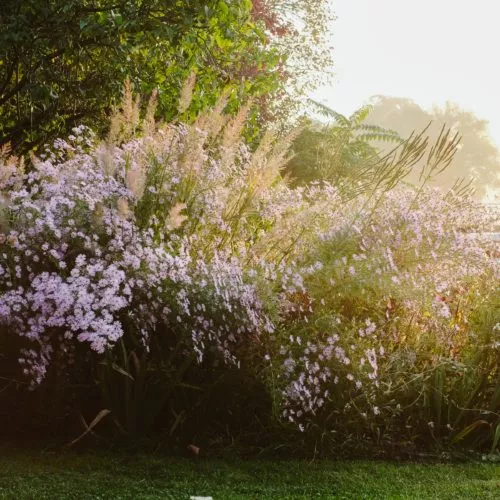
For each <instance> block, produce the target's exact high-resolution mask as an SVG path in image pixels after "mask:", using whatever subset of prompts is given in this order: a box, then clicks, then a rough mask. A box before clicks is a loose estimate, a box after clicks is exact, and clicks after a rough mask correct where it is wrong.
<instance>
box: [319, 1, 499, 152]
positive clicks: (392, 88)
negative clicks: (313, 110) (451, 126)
mask: <svg viewBox="0 0 500 500" xmlns="http://www.w3.org/2000/svg"><path fill="white" fill-rule="evenodd" d="M333 5H334V10H335V13H336V15H337V20H336V22H335V23H334V25H333V27H332V32H333V43H334V47H335V52H334V58H335V73H336V76H335V79H334V83H333V85H332V86H331V87H329V88H325V89H321V90H320V91H318V92H316V93H315V95H314V96H315V98H317V99H319V100H321V101H323V102H325V103H326V104H328V105H329V106H330V107H332V108H334V109H335V110H337V111H339V112H340V113H343V114H350V113H352V112H353V111H354V110H355V109H357V108H359V107H360V106H361V105H362V104H363V103H364V102H365V101H366V100H368V99H369V98H370V97H371V96H372V95H375V94H383V95H387V96H394V97H407V98H410V99H413V100H414V101H415V102H416V103H417V104H419V105H420V106H422V107H424V108H430V107H431V106H432V104H438V105H442V104H444V103H445V102H446V101H447V100H450V101H454V102H456V103H457V104H458V105H459V106H460V107H461V108H463V109H466V110H469V111H473V112H474V113H475V114H476V115H477V116H478V117H479V118H481V119H485V120H488V121H489V122H490V134H491V137H492V139H493V140H494V142H495V143H496V144H497V145H498V146H499V147H500V26H499V22H500V0H474V1H470V0H333Z"/></svg>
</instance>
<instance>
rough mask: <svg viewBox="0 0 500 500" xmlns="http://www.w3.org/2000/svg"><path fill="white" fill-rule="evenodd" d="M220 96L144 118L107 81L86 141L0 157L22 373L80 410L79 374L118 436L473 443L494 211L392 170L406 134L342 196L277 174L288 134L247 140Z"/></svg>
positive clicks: (489, 436) (495, 393)
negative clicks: (168, 116)
mask: <svg viewBox="0 0 500 500" xmlns="http://www.w3.org/2000/svg"><path fill="white" fill-rule="evenodd" d="M224 105H225V102H224V99H222V100H221V101H220V102H219V103H218V105H217V106H216V108H215V109H214V110H212V112H210V113H205V114H201V115H199V116H198V118H197V119H196V121H195V122H194V123H193V124H192V125H185V124H181V123H168V124H165V125H162V126H159V127H157V126H155V124H154V122H153V121H152V116H153V103H151V104H150V106H149V108H148V111H147V112H146V116H145V118H144V119H142V120H141V119H140V118H139V115H140V113H139V103H138V102H137V101H135V100H134V99H132V95H131V92H130V89H129V90H128V91H127V92H126V96H125V100H124V105H123V109H122V110H121V111H120V112H117V113H116V115H115V117H114V118H113V120H112V124H111V127H110V134H109V136H108V138H107V140H106V141H105V142H102V143H100V142H98V141H97V140H96V138H95V137H94V135H93V134H92V132H91V131H90V130H88V129H86V128H84V127H79V128H76V129H74V134H73V136H72V137H70V138H69V139H68V141H56V142H55V143H54V145H53V147H51V148H49V149H47V151H46V154H45V155H44V156H43V157H40V158H35V157H32V158H31V159H30V162H29V164H28V167H27V168H26V171H24V170H23V169H24V164H23V163H22V161H19V160H17V159H15V158H10V159H8V158H7V155H6V154H4V155H3V157H2V162H3V169H2V172H3V173H2V178H1V186H0V188H1V190H2V197H3V198H2V203H3V206H2V235H1V238H2V240H3V247H4V248H3V252H2V253H1V254H0V265H1V268H0V274H1V276H0V323H1V324H2V325H4V326H6V327H7V329H8V332H9V335H10V336H12V337H14V338H15V340H16V342H21V344H22V346H21V350H20V355H19V358H20V359H19V361H20V363H21V367H22V369H23V371H24V374H25V376H26V377H27V378H28V379H29V380H30V381H31V383H32V385H33V387H36V385H37V384H38V385H40V384H41V385H42V386H43V384H47V383H51V384H52V383H54V380H59V381H63V382H64V385H65V387H66V388H67V389H70V388H72V387H74V386H78V387H79V388H80V389H79V390H78V391H77V392H74V395H73V398H75V401H76V404H77V405H78V406H80V408H81V409H82V411H83V412H84V413H85V412H87V413H86V416H87V415H89V414H90V413H88V412H89V411H90V410H89V408H88V407H85V404H84V403H83V401H84V400H85V397H86V394H88V392H85V390H82V387H87V386H88V387H89V390H95V388H96V387H98V388H99V390H100V393H101V399H100V400H97V401H95V402H94V406H93V411H94V412H96V411H98V410H99V409H103V408H104V409H106V410H109V411H110V412H111V413H110V417H109V418H108V420H109V421H110V422H113V425H114V427H115V429H116V430H119V431H120V432H121V433H122V434H125V435H128V436H132V437H139V436H144V435H148V434H151V433H152V432H153V431H155V432H157V433H158V432H159V431H160V432H163V433H164V435H165V436H167V437H169V438H171V437H173V436H176V435H180V436H184V438H186V439H187V438H189V437H192V436H197V437H198V438H199V439H201V437H200V436H202V435H203V433H204V432H205V431H206V429H207V428H208V429H212V432H213V430H214V428H215V429H216V430H217V432H218V433H220V434H223V433H226V435H227V432H228V427H226V425H231V428H230V429H229V433H230V434H233V435H234V434H235V433H250V432H252V435H253V436H255V435H256V434H257V433H258V431H259V430H260V431H261V432H264V431H273V430H274V431H277V432H278V435H277V437H278V439H279V441H280V442H282V441H286V440H288V439H289V438H291V439H292V441H293V442H294V443H295V444H294V445H295V446H297V445H299V446H302V445H304V444H306V445H308V444H312V445H313V446H314V448H315V449H316V450H324V451H329V450H331V449H338V448H339V447H341V446H349V447H353V446H361V447H366V445H367V444H377V445H382V446H384V447H387V446H400V445H404V446H409V445H413V444H424V445H428V444H429V442H436V443H439V444H440V445H444V444H449V443H450V442H460V441H462V440H465V439H467V440H469V441H468V442H469V443H472V444H475V445H476V446H478V447H481V446H485V445H486V446H489V447H491V449H495V448H496V446H497V444H498V436H499V435H500V431H498V429H499V428H500V427H499V423H500V422H499V404H500V402H499V397H500V396H499V392H500V389H499V384H498V380H499V379H498V377H499V373H498V366H499V363H498V361H499V359H498V356H499V342H498V334H499V330H498V323H499V317H498V309H495V307H496V306H495V301H496V303H497V304H498V290H497V289H495V288H494V286H492V283H496V281H497V280H498V274H499V273H498V265H497V261H496V260H495V252H496V249H495V245H494V242H492V241H491V240H489V239H488V238H486V237H485V236H483V233H484V232H485V231H487V230H488V229H489V228H490V226H491V224H492V222H493V221H494V219H495V214H489V213H488V212H487V211H486V210H485V209H484V207H481V206H480V205H477V204H474V203H473V202H472V201H470V200H469V199H468V198H466V197H464V196H457V195H456V193H453V192H450V193H447V194H443V193H440V192H438V191H433V190H427V189H425V187H423V186H421V187H420V188H419V189H418V190H414V189H410V188H405V187H402V186H399V187H398V186H397V184H398V182H399V181H400V179H401V178H402V176H403V175H402V174H403V173H404V171H405V170H406V169H407V168H409V166H411V165H412V164H413V163H414V160H415V158H421V157H422V155H423V154H424V150H425V147H426V141H425V140H423V139H422V136H416V137H415V138H413V139H411V140H410V141H406V142H405V143H403V144H402V145H401V146H400V149H399V150H398V151H395V152H394V154H393V155H392V157H391V158H388V159H387V160H385V161H384V162H382V163H383V164H382V166H381V168H380V169H378V170H375V171H374V174H373V175H380V176H381V178H380V179H377V180H375V181H373V180H372V181H370V182H367V184H366V185H367V186H368V188H366V189H363V188H362V186H361V188H360V190H359V192H358V194H353V193H354V192H355V191H356V189H354V188H355V183H356V181H355V180H353V181H352V183H353V189H348V190H345V189H338V188H337V186H332V185H330V184H328V183H326V182H322V183H312V184H309V185H305V186H300V187H297V188H291V187H289V186H288V185H287V183H286V181H285V180H284V179H283V178H282V176H281V174H280V172H281V168H282V166H283V165H284V164H285V163H286V161H287V155H288V149H289V145H290V143H291V141H292V140H293V136H292V137H284V138H281V139H279V140H276V139H275V138H274V137H273V135H272V134H271V133H270V132H268V133H266V134H265V135H264V137H263V139H262V141H261V143H260V145H259V146H258V147H257V148H256V149H255V150H254V151H251V150H250V149H249V148H248V147H247V146H245V144H243V143H242V142H241V139H240V137H241V133H242V130H243V128H244V125H245V117H246V113H247V111H248V107H243V108H242V109H241V110H240V111H239V112H238V113H237V114H236V115H235V116H234V117H232V118H229V117H227V116H226V115H225V114H224V113H223V111H222V110H223V109H224ZM455 145H456V144H455V142H454V139H450V138H449V137H448V135H447V134H444V135H443V136H442V137H441V138H440V142H439V143H438V144H436V145H435V146H434V147H433V148H432V149H431V151H430V153H429V156H428V162H427V167H428V171H430V172H435V171H438V170H439V168H441V165H442V164H443V163H444V164H447V163H449V160H450V158H451V157H452V156H453V154H452V153H453V148H454V147H455ZM12 345H14V343H12ZM236 370H238V371H236ZM235 373H239V374H240V376H236V375H235ZM55 374H56V375H55ZM250 395H251V397H249V396H250ZM66 397H67V396H66ZM245 400H249V401H250V402H248V401H245ZM100 415H101V416H102V415H107V412H105V413H101V414H100ZM235 415H239V416H238V417H235ZM243 415H245V417H246V418H245V419H243ZM272 422H274V423H272ZM299 431H302V432H299ZM268 435H269V434H268Z"/></svg>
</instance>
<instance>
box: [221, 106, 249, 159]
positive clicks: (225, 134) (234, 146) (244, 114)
mask: <svg viewBox="0 0 500 500" xmlns="http://www.w3.org/2000/svg"><path fill="white" fill-rule="evenodd" d="M251 107H252V101H251V100H248V101H247V102H246V103H245V104H244V105H243V106H241V107H240V109H239V110H238V112H237V113H236V115H234V116H233V117H232V118H231V119H230V120H229V121H228V123H227V124H226V125H225V127H224V128H223V130H222V137H221V142H220V149H221V164H222V166H223V167H228V166H229V165H230V164H231V163H232V162H233V161H234V158H235V155H236V152H237V150H238V148H239V146H240V144H241V136H242V133H243V130H244V128H245V125H246V121H247V118H248V113H249V112H250V108H251Z"/></svg>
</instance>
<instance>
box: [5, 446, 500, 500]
mask: <svg viewBox="0 0 500 500" xmlns="http://www.w3.org/2000/svg"><path fill="white" fill-rule="evenodd" d="M0 455H1V456H0V498H9V499H11V498H12V499H24V498H33V499H44V498H47V499H49V498H50V499H65V498H96V499H97V498H116V499H120V498H123V499H125V498H127V499H148V498H151V499H153V498H155V499H189V496H190V495H198V496H212V497H213V498H214V500H217V499H223V498H226V499H238V498H252V499H253V498H255V499H259V498H264V499H276V498H304V499H309V498H352V499H362V498H368V499H372V498H412V499H413V498H414V499H423V498H436V499H450V500H451V499H453V500H455V499H457V498H464V499H465V498H466V499H475V498H477V499H488V498H500V465H498V464H496V465H495V464H486V463H485V464H481V463H469V464H411V463H401V464H400V463H387V462H368V461H331V462H327V461H317V462H313V463H309V462H304V461H283V460H281V461H270V460H251V461H243V460H212V459H205V460H204V459H200V460H198V461H193V460H188V459H177V458H175V459H174V458H165V457H162V456H157V455H141V454H134V455H133V454H130V453H126V454H125V453H101V452H99V453H90V452H85V453H76V452H71V453H59V452H57V453H54V452H50V453H49V452H40V451H29V452H26V451H20V450H18V451H17V450H12V449H7V450H2V449H1V448H0Z"/></svg>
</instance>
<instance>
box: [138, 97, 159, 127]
mask: <svg viewBox="0 0 500 500" xmlns="http://www.w3.org/2000/svg"><path fill="white" fill-rule="evenodd" d="M157 106H158V90H157V89H154V90H153V92H152V93H151V97H150V98H149V101H148V106H147V108H146V114H145V115H144V120H143V122H142V130H143V132H144V135H146V136H152V135H153V134H154V133H155V131H156V121H155V112H156V108H157Z"/></svg>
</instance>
